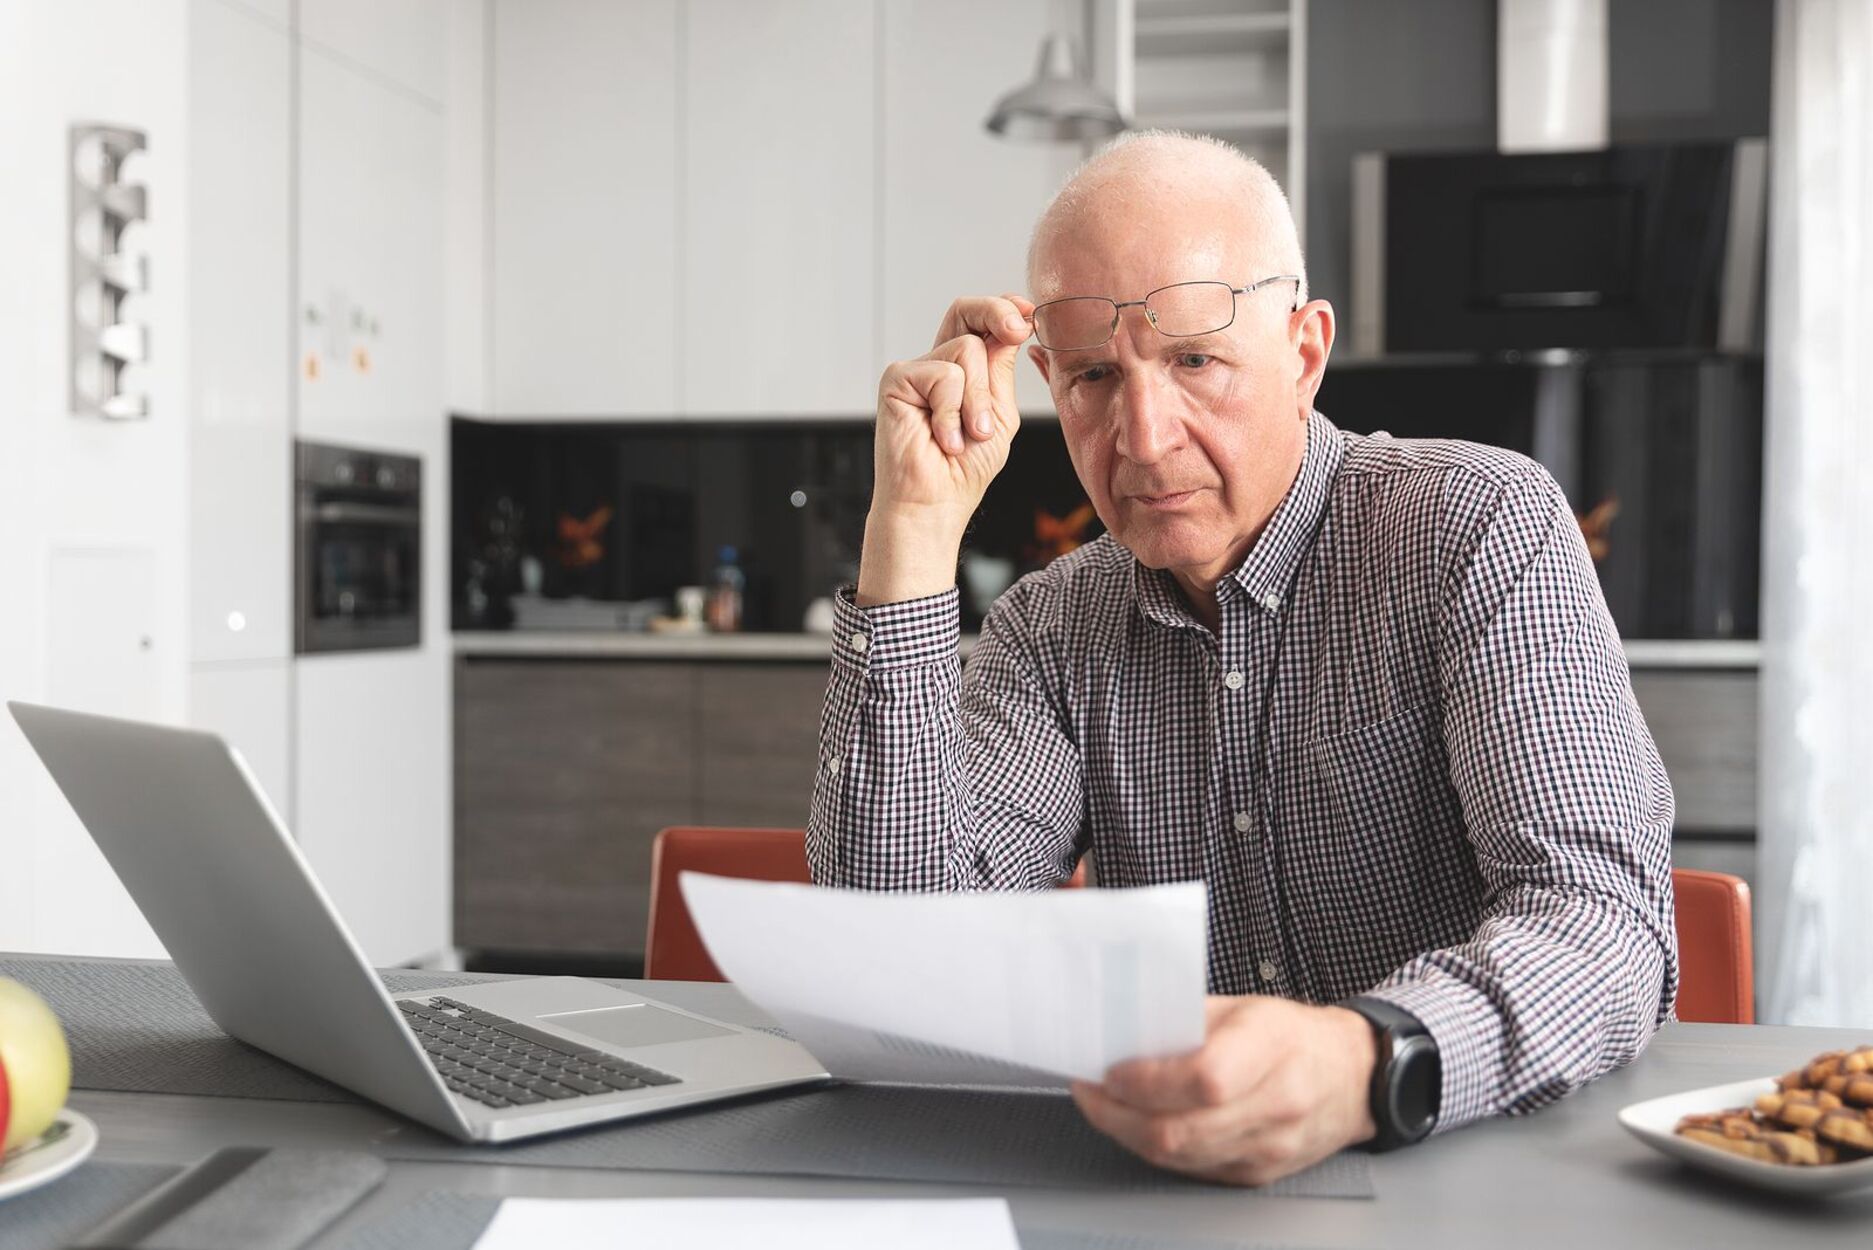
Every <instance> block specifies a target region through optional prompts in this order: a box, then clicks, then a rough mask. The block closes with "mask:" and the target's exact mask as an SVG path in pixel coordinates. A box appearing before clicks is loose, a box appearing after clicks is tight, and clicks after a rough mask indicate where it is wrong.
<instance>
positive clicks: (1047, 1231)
mask: <svg viewBox="0 0 1873 1250" xmlns="http://www.w3.org/2000/svg"><path fill="white" fill-rule="evenodd" d="M500 1205H501V1201H500V1199H498V1198H489V1197H483V1196H479V1195H470V1194H452V1193H442V1192H431V1193H426V1194H423V1195H421V1196H420V1197H417V1198H414V1199H412V1200H410V1201H409V1202H406V1203H404V1204H402V1205H401V1206H399V1207H397V1208H396V1209H394V1210H392V1211H390V1212H389V1213H387V1214H385V1215H383V1216H380V1217H378V1218H377V1219H376V1220H374V1221H373V1222H371V1223H369V1224H366V1225H365V1226H363V1227H362V1228H359V1229H357V1230H356V1231H354V1232H352V1233H351V1234H350V1235H349V1236H341V1237H339V1238H338V1239H336V1240H335V1241H332V1242H331V1243H330V1246H329V1250H473V1247H474V1244H475V1242H476V1241H477V1240H478V1239H479V1238H480V1237H481V1235H482V1234H483V1233H484V1232H486V1231H487V1230H488V1224H489V1223H490V1222H491V1221H492V1220H493V1219H494V1213H495V1212H496V1211H497V1210H499V1209H500ZM1015 1231H1016V1232H1017V1233H1018V1234H1019V1236H1020V1240H1021V1250H1287V1248H1286V1247H1282V1246H1276V1245H1272V1244H1270V1243H1268V1242H1262V1241H1254V1242H1251V1241H1233V1240H1232V1241H1213V1240H1194V1239H1192V1238H1188V1237H1172V1238H1168V1239H1167V1238H1164V1237H1156V1236H1152V1237H1141V1236H1136V1235H1133V1234H1130V1233H1101V1232H1081V1231H1078V1230H1075V1229H1063V1228H1028V1227H1025V1226H1023V1225H1022V1224H1021V1222H1020V1221H1019V1220H1018V1219H1017V1220H1016V1222H1015ZM319 1250H328V1247H327V1246H326V1245H325V1244H324V1243H321V1244H320V1247H319Z"/></svg>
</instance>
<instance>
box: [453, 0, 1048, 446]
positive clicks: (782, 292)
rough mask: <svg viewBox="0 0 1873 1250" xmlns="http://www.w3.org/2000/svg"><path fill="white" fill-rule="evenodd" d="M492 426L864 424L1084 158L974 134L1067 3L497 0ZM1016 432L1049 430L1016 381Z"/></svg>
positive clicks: (1026, 377)
mask: <svg viewBox="0 0 1873 1250" xmlns="http://www.w3.org/2000/svg"><path fill="white" fill-rule="evenodd" d="M492 12H493V17H494V22H493V26H492V29H491V30H490V33H489V37H490V42H491V45H492V47H491V54H490V59H489V63H490V65H491V67H492V68H491V75H492V81H491V84H490V90H489V98H490V100H491V106H490V125H489V134H490V136H491V142H492V148H491V155H490V164H491V166H492V174H491V177H490V178H489V188H490V190H489V192H488V194H489V197H490V198H489V204H490V219H491V220H490V227H489V250H490V258H489V260H490V263H489V272H490V273H491V274H492V275H493V277H492V282H491V290H490V293H489V297H488V298H489V301H490V305H491V309H492V313H491V329H490V332H489V345H490V347H489V350H490V355H491V357H492V378H493V382H492V405H493V414H492V415H496V416H499V417H502V418H507V419H528V418H565V417H587V418H604V417H618V416H670V415H688V416H697V417H718V416H726V417H758V418H765V417H776V416H778V417H788V416H801V415H812V416H840V415H851V416H860V415H864V414H867V413H869V412H871V411H872V409H873V408H874V406H875V404H876V393H877V383H878V375H879V372H880V371H881V369H882V368H883V366H884V365H885V364H886V363H887V362H889V361H892V360H898V359H904V358H906V357H910V356H916V355H921V354H922V353H923V352H925V351H928V350H929V348H930V345H931V339H932V336H933V334H934V332H935V330H936V325H937V322H938V320H939V319H940V318H941V316H942V314H943V311H944V309H945V308H947V307H948V305H949V303H950V301H951V300H952V299H954V298H955V297H956V296H957V295H960V294H966V293H975V292H992V293H1000V292H1002V291H1007V290H1019V289H1022V288H1024V287H1025V285H1026V278H1025V274H1024V264H1025V257H1026V248H1027V239H1028V232H1029V230H1030V229H1031V228H1032V226H1033V223H1034V219H1035V217H1036V216H1037V215H1038V214H1039V213H1040V211H1041V209H1042V208H1044V207H1045V205H1046V203H1047V201H1048V199H1049V198H1050V197H1051V196H1052V194H1053V192H1054V190H1055V188H1056V187H1057V186H1058V185H1059V184H1060V182H1061V181H1062V180H1063V179H1064V178H1065V176H1066V175H1067V174H1068V173H1069V172H1070V171H1071V169H1072V168H1073V166H1074V165H1075V164H1076V163H1077V162H1078V160H1079V159H1080V157H1081V155H1082V154H1081V151H1080V149H1079V148H1078V146H1076V145H1058V144H1054V145H1048V144H1022V143H1010V142H1007V141H1004V140H1000V139H997V138H994V137H993V136H991V135H989V134H988V133H987V132H986V131H985V130H984V129H983V128H982V122H983V120H984V118H986V117H987V115H988V112H989V110H990V108H991V107H992V106H993V104H994V102H995V100H996V98H997V97H998V96H1000V95H1001V94H1002V93H1004V92H1007V91H1009V90H1011V89H1013V88H1014V87H1016V86H1018V85H1019V84H1020V83H1022V82H1024V81H1026V80H1027V79H1028V78H1029V77H1030V76H1031V75H1032V73H1033V70H1034V65H1033V62H1034V57H1035V54H1036V51H1037V50H1038V48H1039V47H1040V44H1041V40H1042V38H1043V36H1044V35H1045V34H1046V33H1048V32H1049V31H1053V30H1077V29H1079V28H1080V26H1081V24H1082V13H1081V10H1080V5H1078V4H1077V3H1073V2H1071V0H1023V2H1022V3H1018V4H1014V5H1008V4H995V3H992V2H991V0H959V2H958V3H941V2H940V0H882V2H881V3H879V4H876V5H854V4H851V3H849V0H774V2H772V3H766V4H759V5H751V4H746V3H741V2H740V0H687V2H685V3H680V4H679V3H676V2H675V0H649V2H646V3H640V4H632V5H593V4H585V3H577V2H575V0H496V3H495V5H494V7H493V10H492ZM1017 376H1018V384H1017V385H1018V394H1019V399H1020V402H1021V405H1022V407H1023V408H1024V409H1026V410H1029V411H1036V412H1042V413H1046V412H1050V411H1051V409H1052V406H1051V403H1050V401H1049V400H1048V397H1047V393H1046V388H1045V386H1044V385H1043V384H1042V383H1041V380H1040V377H1039V375H1038V373H1036V372H1035V371H1034V369H1033V366H1032V365H1030V364H1027V363H1023V364H1022V365H1021V366H1020V369H1019V371H1018V375H1017Z"/></svg>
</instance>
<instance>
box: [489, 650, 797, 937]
mask: <svg viewBox="0 0 1873 1250" xmlns="http://www.w3.org/2000/svg"><path fill="white" fill-rule="evenodd" d="M826 676H827V674H826V665H825V662H824V661H823V660H814V661H811V662H775V663H768V662H750V661H741V660H701V661H695V662H669V661H656V660H650V661H644V660H611V659H589V658H584V659H574V658H559V657H549V658H514V657H506V656H502V657H495V656H458V657H457V659H456V667H455V708H456V730H455V741H456V770H455V776H456V783H455V785H456V789H455V804H456V817H455V828H456V837H455V940H456V943H457V945H459V946H462V947H465V948H467V949H470V950H479V951H489V952H499V953H502V954H506V955H513V954H523V953H534V954H540V955H548V954H553V955H564V954H578V955H607V956H612V957H624V958H630V957H633V956H636V955H640V954H641V953H642V952H643V949H644V936H645V929H646V925H647V923H648V921H649V901H650V895H649V888H650V850H651V845H652V842H653V841H654V839H655V838H656V835H657V831H658V830H660V829H663V828H666V827H668V826H670V825H685V824H733V825H763V826H779V827H785V828H794V829H799V828H804V827H805V825H806V817H807V810H808V807H809V804H810V802H811V797H812V789H813V779H814V770H815V767H816V761H817V757H818V738H819V712H820V706H821V703H822V702H823V700H824V697H825V689H826Z"/></svg>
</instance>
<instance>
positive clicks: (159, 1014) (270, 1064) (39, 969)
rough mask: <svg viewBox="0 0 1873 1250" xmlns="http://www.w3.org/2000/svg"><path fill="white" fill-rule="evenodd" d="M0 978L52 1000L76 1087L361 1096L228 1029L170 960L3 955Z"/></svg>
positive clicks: (439, 977) (407, 980)
mask: <svg viewBox="0 0 1873 1250" xmlns="http://www.w3.org/2000/svg"><path fill="white" fill-rule="evenodd" d="M380 975H382V976H383V978H384V983H385V984H386V985H388V986H389V987H390V988H391V989H392V990H393V991H397V992H403V991H408V990H431V989H449V988H452V987H454V986H459V985H469V984H472V983H473V982H475V981H477V980H486V979H495V980H498V979H500V978H488V977H478V976H475V975H473V974H456V973H440V972H386V973H382V974H380ZM0 976H5V977H12V978H14V979H15V980H17V981H21V982H23V983H25V984H27V985H30V986H31V987H32V988H33V989H35V990H37V991H38V992H39V993H40V994H42V995H43V996H44V997H45V1000H46V1001H47V1002H49V1003H50V1004H52V1009H53V1010H54V1011H56V1012H57V1013H58V1016H59V1019H60V1020H61V1021H63V1022H64V1025H65V1034H66V1037H67V1039H68V1040H69V1041H70V1043H71V1051H72V1085H73V1087H74V1088H76V1089H108V1090H123V1091H129V1092H133V1093H144V1094H198V1095H206V1096H210V1097H225V1098H281V1099H287V1100H290V1101H293V1102H356V1101H358V1099H357V1097H356V1096H355V1095H353V1094H351V1093H349V1092H347V1091H346V1090H342V1089H340V1088H339V1087H338V1086H336V1085H333V1084H331V1083H329V1082H327V1081H323V1080H320V1079H319V1078H318V1077H316V1076H313V1075H312V1074H311V1073H309V1072H305V1071H303V1070H301V1069H299V1068H295V1067H294V1066H293V1065H292V1064H290V1063H284V1062H282V1061H280V1060H278V1059H275V1058H274V1057H273V1056H272V1055H269V1054H267V1053H266V1052H265V1051H262V1050H256V1049H254V1048H253V1047H252V1046H249V1045H247V1044H246V1043H245V1042H237V1041H235V1040H234V1039H233V1038H231V1037H229V1036H228V1035H227V1034H226V1033H223V1032H222V1031H221V1030H220V1029H219V1028H218V1027H216V1025H215V1022H214V1021H213V1020H210V1019H209V1018H208V1013H207V1012H206V1011H204V1010H202V1005H201V1003H200V1002H198V1001H197V1000H196V998H195V995H194V993H193V992H192V991H191V990H190V989H189V986H188V982H187V981H184V980H183V979H182V974H181V973H179V972H177V971H176V969H175V966H174V965H173V964H120V963H100V962H90V961H85V960H37V959H16V960H0Z"/></svg>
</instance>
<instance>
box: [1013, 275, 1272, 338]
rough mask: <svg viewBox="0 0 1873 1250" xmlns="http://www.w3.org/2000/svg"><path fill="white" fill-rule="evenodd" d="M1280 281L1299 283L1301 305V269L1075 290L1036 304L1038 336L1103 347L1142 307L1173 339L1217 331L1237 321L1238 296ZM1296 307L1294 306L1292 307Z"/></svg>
mask: <svg viewBox="0 0 1873 1250" xmlns="http://www.w3.org/2000/svg"><path fill="white" fill-rule="evenodd" d="M1277 282H1292V283H1293V284H1294V308H1295V309H1299V308H1300V306H1301V279H1300V275H1298V274H1292V273H1283V274H1276V275H1275V276H1274V277H1272V278H1263V279H1262V280H1261V281H1260V282H1251V283H1249V285H1247V286H1230V285H1229V284H1228V283H1227V282H1177V283H1173V284H1172V285H1170V286H1161V287H1159V288H1158V289H1157V290H1155V291H1153V292H1151V293H1150V294H1149V295H1147V296H1145V297H1144V298H1143V299H1134V300H1125V301H1123V302H1121V301H1118V300H1110V299H1107V298H1106V297H1105V296H1103V295H1070V296H1068V297H1067V298H1066V299H1056V300H1048V301H1047V302H1046V303H1045V304H1042V305H1040V306H1039V307H1038V308H1036V309H1035V310H1034V338H1035V340H1036V341H1037V342H1039V343H1040V345H1041V346H1042V347H1044V348H1046V349H1047V350H1048V351H1052V352H1078V351H1085V350H1087V349H1088V348H1093V347H1104V346H1105V345H1106V343H1108V342H1109V341H1110V340H1111V338H1112V336H1113V335H1114V334H1116V333H1117V332H1118V328H1119V313H1120V311H1122V310H1123V309H1127V308H1143V309H1144V310H1145V318H1146V319H1147V320H1148V321H1150V322H1151V324H1152V326H1153V327H1155V328H1156V329H1157V331H1158V333H1159V334H1164V335H1168V336H1170V337H1171V338H1174V339H1187V338H1195V337H1196V336H1197V335H1199V334H1214V333H1216V332H1217V331H1218V330H1226V329H1228V328H1229V327H1230V326H1232V325H1234V324H1235V320H1236V296H1238V295H1253V294H1254V293H1255V292H1257V291H1259V290H1261V289H1262V288H1263V287H1265V286H1271V285H1273V284H1274V283H1277ZM1290 311H1292V310H1290Z"/></svg>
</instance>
